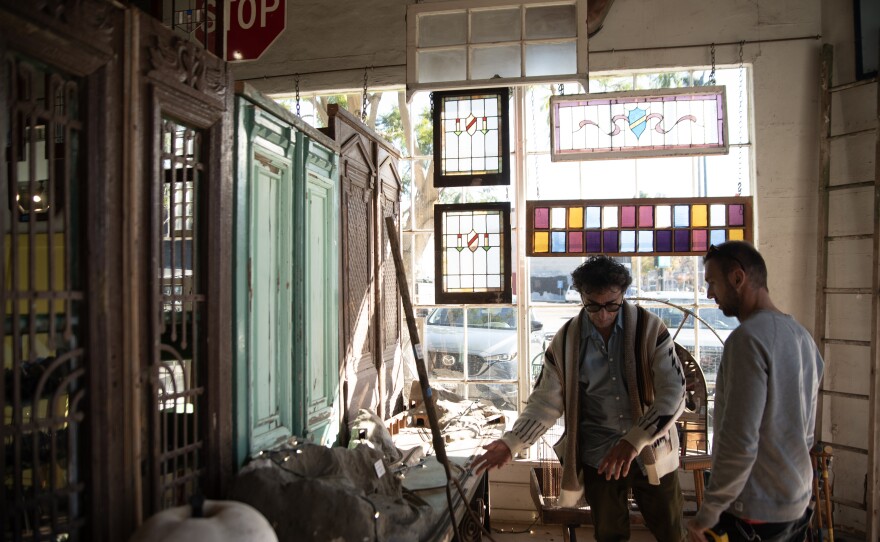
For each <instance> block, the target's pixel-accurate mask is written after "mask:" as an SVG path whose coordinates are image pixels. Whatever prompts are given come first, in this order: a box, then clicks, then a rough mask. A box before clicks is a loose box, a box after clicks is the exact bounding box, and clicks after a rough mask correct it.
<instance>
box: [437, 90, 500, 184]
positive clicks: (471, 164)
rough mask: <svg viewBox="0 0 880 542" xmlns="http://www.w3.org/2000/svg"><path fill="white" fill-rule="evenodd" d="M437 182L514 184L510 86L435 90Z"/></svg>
mask: <svg viewBox="0 0 880 542" xmlns="http://www.w3.org/2000/svg"><path fill="white" fill-rule="evenodd" d="M433 101H434V111H433V123H434V186H436V187H448V186H484V185H507V184H510V136H509V133H508V130H509V129H508V119H509V117H508V109H509V107H508V90H507V89H506V88H498V89H483V90H467V91H464V90H459V91H450V92H435V93H434V94H433Z"/></svg>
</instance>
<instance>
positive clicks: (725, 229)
mask: <svg viewBox="0 0 880 542" xmlns="http://www.w3.org/2000/svg"><path fill="white" fill-rule="evenodd" d="M584 209H586V214H585V215H584V214H583V210H584ZM526 213H527V217H528V218H527V219H526V223H527V236H526V238H527V239H528V246H527V247H526V248H527V254H528V255H529V256H574V255H583V254H585V253H586V254H607V255H613V256H620V255H632V254H633V253H636V254H638V255H641V256H649V255H650V256H685V255H702V254H704V253H705V252H706V250H707V249H708V248H709V244H720V243H723V242H724V241H732V240H745V241H751V240H752V239H753V233H752V232H753V229H752V218H751V217H752V200H751V198H744V197H739V196H737V197H732V198H645V199H626V200H623V199H615V200H556V201H546V200H541V201H527V202H526ZM552 217H557V218H555V219H554V218H552ZM565 217H568V219H567V220H566V219H565ZM572 217H574V219H573V218H572ZM581 217H585V218H586V220H581ZM600 217H601V220H600ZM707 228H708V229H707Z"/></svg>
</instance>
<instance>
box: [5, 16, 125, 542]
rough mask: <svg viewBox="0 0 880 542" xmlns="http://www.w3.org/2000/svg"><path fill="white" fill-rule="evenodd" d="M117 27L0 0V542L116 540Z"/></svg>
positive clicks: (120, 511) (120, 534)
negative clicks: (0, 261) (0, 228)
mask: <svg viewBox="0 0 880 542" xmlns="http://www.w3.org/2000/svg"><path fill="white" fill-rule="evenodd" d="M122 33H123V14H122V11H121V10H120V9H118V8H117V7H114V6H112V5H111V4H110V3H107V2H99V1H91V0H78V1H74V0H68V1H62V0H47V1H42V2H19V1H13V0H0V224H2V225H3V228H4V232H3V235H2V236H0V245H2V246H0V253H2V254H3V255H4V263H3V266H2V268H0V303H2V306H3V307H5V309H4V310H5V315H4V325H3V326H2V328H0V333H2V335H3V336H2V341H3V350H4V355H3V358H2V359H3V361H2V367H0V369H2V370H0V412H3V413H4V417H3V419H2V420H0V424H2V425H0V434H3V437H4V438H3V439H2V447H3V448H2V450H0V479H2V480H3V488H2V491H0V538H2V539H3V540H11V541H19V540H56V539H58V540H61V539H64V540H71V541H77V540H113V539H125V538H127V534H128V532H127V531H126V526H127V520H128V518H129V517H130V514H128V511H127V510H126V509H125V508H124V507H123V506H122V503H123V500H122V498H121V497H122V495H124V494H125V492H126V490H127V489H129V488H130V483H129V480H127V479H125V477H124V476H122V475H123V473H124V472H125V470H126V467H127V465H126V458H125V457H124V455H123V453H122V452H123V449H124V447H123V445H122V444H123V440H124V436H125V434H124V431H123V428H122V426H121V424H120V423H119V422H120V420H118V419H116V420H112V422H113V423H111V420H110V415H111V414H114V413H119V412H120V411H122V409H123V406H124V404H125V403H124V396H123V394H122V393H121V390H122V381H121V378H120V377H121V373H122V369H123V366H122V365H121V360H122V357H121V356H119V355H118V354H119V353H120V352H121V345H122V334H121V333H120V331H121V326H120V318H119V316H120V311H121V304H120V302H119V299H120V296H119V295H118V290H114V288H113V287H114V286H115V285H114V283H113V282H111V280H110V279H109V277H113V278H114V280H116V279H118V277H119V276H121V275H122V266H121V263H120V262H121V257H120V256H121V254H120V253H121V245H120V240H121V236H120V233H119V232H120V225H121V215H119V214H118V213H117V211H118V209H119V204H120V203H121V200H120V196H121V192H120V182H119V179H120V173H121V167H122V161H121V158H120V157H121V156H122V153H121V152H120V146H119V141H120V140H121V133H122V130H121V127H120V112H121V110H120V108H119V99H120V92H121V85H120V81H121V66H120V65H119V64H118V63H116V62H115V61H114V56H113V51H114V49H115V48H117V47H119V45H120V42H121V37H122ZM87 206H88V207H87ZM87 209H88V211H87ZM87 254H88V258H87V257H86V255H87ZM114 354H115V355H114Z"/></svg>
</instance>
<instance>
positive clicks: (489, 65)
mask: <svg viewBox="0 0 880 542" xmlns="http://www.w3.org/2000/svg"><path fill="white" fill-rule="evenodd" d="M521 63H522V59H521V58H520V46H519V45H502V46H497V47H475V48H474V49H472V50H471V79H491V78H493V77H519V76H520V67H521Z"/></svg>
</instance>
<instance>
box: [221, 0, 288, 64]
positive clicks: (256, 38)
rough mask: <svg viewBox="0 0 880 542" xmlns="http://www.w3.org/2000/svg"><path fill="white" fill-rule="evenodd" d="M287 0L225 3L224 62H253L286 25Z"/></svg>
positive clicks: (247, 0)
mask: <svg viewBox="0 0 880 542" xmlns="http://www.w3.org/2000/svg"><path fill="white" fill-rule="evenodd" d="M286 5H287V0H228V2H226V6H227V9H228V11H227V12H226V60H255V59H257V58H260V55H262V54H263V52H265V51H266V49H268V48H269V46H270V45H272V43H273V42H274V41H275V40H276V39H278V36H280V35H281V33H282V32H284V27H285V26H286V25H287V10H286Z"/></svg>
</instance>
